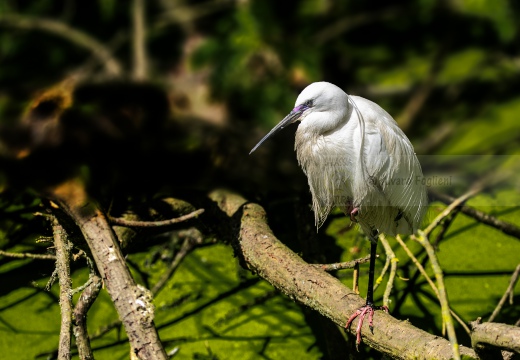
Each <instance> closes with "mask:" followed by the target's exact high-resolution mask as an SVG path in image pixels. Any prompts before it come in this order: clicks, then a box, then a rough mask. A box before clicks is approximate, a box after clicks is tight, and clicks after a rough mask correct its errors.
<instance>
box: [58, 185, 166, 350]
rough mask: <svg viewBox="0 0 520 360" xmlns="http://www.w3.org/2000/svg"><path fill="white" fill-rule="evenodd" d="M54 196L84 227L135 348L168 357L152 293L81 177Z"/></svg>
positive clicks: (86, 236)
mask: <svg viewBox="0 0 520 360" xmlns="http://www.w3.org/2000/svg"><path fill="white" fill-rule="evenodd" d="M50 197H51V198H52V200H54V201H55V202H57V203H58V204H59V205H60V207H61V208H62V209H63V210H65V212H66V213H67V214H68V215H69V216H70V217H71V218H72V219H74V221H75V222H76V224H77V225H78V226H79V228H80V229H81V232H82V233H83V236H84V237H85V240H86V241H87V243H88V246H89V248H90V250H91V252H92V256H93V258H94V261H95V262H96V266H97V268H98V271H99V273H100V275H101V277H102V279H103V282H104V284H105V286H106V288H107V291H108V293H109V294H110V297H111V298H112V301H113V302H114V305H115V308H116V310H117V312H118V314H119V318H120V319H121V321H122V322H123V325H124V326H125V330H126V333H127V335H128V339H129V341H130V346H131V348H132V351H133V352H134V353H135V354H136V355H137V356H138V357H139V359H143V360H144V359H166V353H165V351H164V349H163V347H162V344H161V342H160V340H159V336H158V334H157V330H156V329H155V326H154V323H153V317H154V308H153V304H152V302H151V301H152V296H151V293H150V291H148V290H147V289H145V288H144V287H142V286H139V285H137V284H136V283H135V281H134V279H133V278H132V275H131V274H130V271H129V270H128V268H127V266H126V264H125V260H124V257H123V254H122V253H121V250H120V248H119V244H118V241H117V239H116V236H115V234H114V232H113V231H112V228H111V227H110V224H109V223H108V220H107V218H106V216H105V214H103V213H102V212H101V210H100V208H99V206H98V205H97V204H96V203H95V202H94V201H92V200H91V199H89V198H88V196H87V194H86V193H85V189H84V186H83V184H81V183H79V182H78V181H73V180H72V181H68V182H66V183H63V184H61V185H59V186H57V187H56V188H54V189H52V190H51V192H50Z"/></svg>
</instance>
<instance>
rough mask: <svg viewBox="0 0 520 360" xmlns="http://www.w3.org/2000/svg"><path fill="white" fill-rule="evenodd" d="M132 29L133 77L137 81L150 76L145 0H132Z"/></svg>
mask: <svg viewBox="0 0 520 360" xmlns="http://www.w3.org/2000/svg"><path fill="white" fill-rule="evenodd" d="M132 30H133V31H132V50H133V60H134V67H133V71H132V77H133V79H134V80H135V81H144V80H147V78H148V57H147V53H146V25H145V1H144V0H133V2H132Z"/></svg>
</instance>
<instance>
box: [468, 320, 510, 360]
mask: <svg viewBox="0 0 520 360" xmlns="http://www.w3.org/2000/svg"><path fill="white" fill-rule="evenodd" d="M471 328H472V331H471V344H472V346H473V348H474V349H476V350H477V351H478V352H479V353H480V351H483V350H486V348H489V347H497V348H499V349H504V350H512V351H514V352H516V353H520V328H519V327H516V326H512V325H506V324H498V323H490V322H487V323H483V324H480V323H479V322H478V320H477V321H474V322H472V323H471Z"/></svg>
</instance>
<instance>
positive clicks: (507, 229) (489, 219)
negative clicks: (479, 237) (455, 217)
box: [430, 191, 520, 239]
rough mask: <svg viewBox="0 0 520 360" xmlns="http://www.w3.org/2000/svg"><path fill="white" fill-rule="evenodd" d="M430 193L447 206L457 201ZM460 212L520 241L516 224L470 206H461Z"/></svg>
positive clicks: (439, 194) (438, 193)
mask: <svg viewBox="0 0 520 360" xmlns="http://www.w3.org/2000/svg"><path fill="white" fill-rule="evenodd" d="M430 193H431V194H432V195H433V196H435V197H436V198H437V199H439V200H440V201H442V202H444V203H446V204H449V203H452V202H453V201H455V198H454V197H451V196H449V195H446V194H442V193H440V192H436V191H430ZM460 211H461V212H462V213H463V214H465V215H468V216H471V217H472V218H474V219H475V220H478V221H480V222H481V223H483V224H486V225H489V226H492V227H494V228H495V229H498V230H500V231H502V232H503V233H504V234H507V235H511V236H514V237H516V238H518V239H520V227H518V226H516V225H514V224H511V223H508V222H507V221H503V220H500V219H497V218H496V217H494V216H492V215H489V214H486V213H485V212H483V211H480V210H477V209H475V208H473V207H471V206H468V205H462V206H460Z"/></svg>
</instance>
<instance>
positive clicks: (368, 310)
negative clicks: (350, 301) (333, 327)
mask: <svg viewBox="0 0 520 360" xmlns="http://www.w3.org/2000/svg"><path fill="white" fill-rule="evenodd" d="M376 310H384V311H385V312H388V307H387V306H384V305H383V306H375V305H373V304H366V305H365V306H363V307H360V308H359V309H357V310H356V312H355V313H354V314H352V315H351V316H350V318H349V319H348V321H347V324H346V325H345V329H348V328H349V327H350V325H351V324H352V322H353V321H354V319H355V318H357V317H358V316H359V321H358V325H357V328H356V350H357V349H358V345H359V344H361V328H362V327H363V321H364V320H365V317H366V316H367V314H368V327H369V328H370V331H371V332H372V333H374V312H375V311H376Z"/></svg>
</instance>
